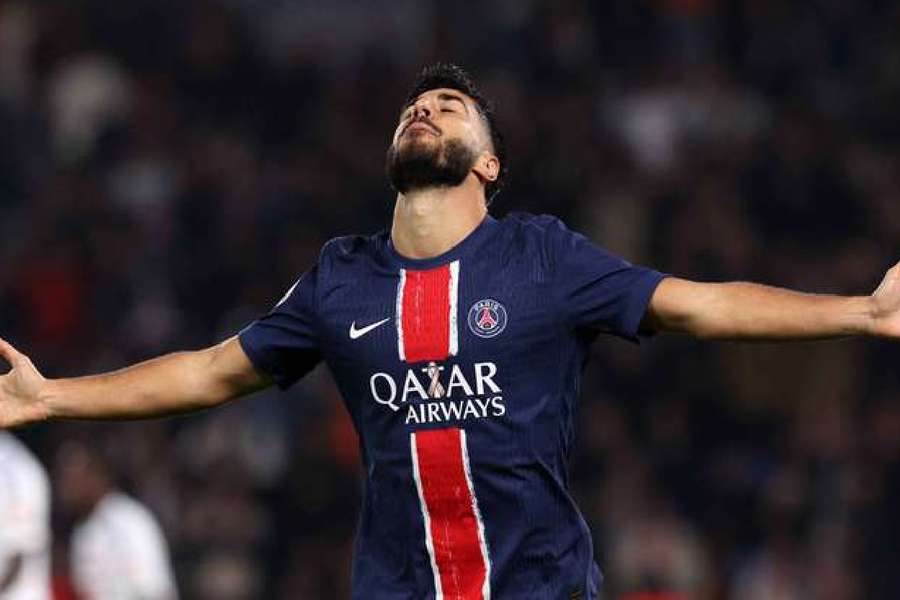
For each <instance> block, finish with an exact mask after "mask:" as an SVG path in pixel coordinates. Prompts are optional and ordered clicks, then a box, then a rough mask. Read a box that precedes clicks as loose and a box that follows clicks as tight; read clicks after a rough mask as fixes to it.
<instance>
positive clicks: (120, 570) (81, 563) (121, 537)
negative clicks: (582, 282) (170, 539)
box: [54, 440, 178, 600]
mask: <svg viewBox="0 0 900 600" xmlns="http://www.w3.org/2000/svg"><path fill="white" fill-rule="evenodd" d="M54 482H55V483H56V486H57V489H58V497H59V499H60V501H61V502H60V504H61V506H62V508H63V509H64V510H66V511H67V512H68V513H69V514H71V515H72V516H73V517H74V518H75V519H76V520H77V525H76V526H75V529H74V530H73V532H72V540H71V548H70V552H69V556H70V565H71V570H72V581H73V583H74V586H75V589H76V590H77V591H78V595H79V597H82V598H89V599H90V600H118V599H119V598H141V599H142V600H175V599H176V598H177V597H178V593H177V591H176V586H175V578H174V576H173V574H172V568H171V563H170V560H169V549H168V546H167V544H166V539H165V536H164V535H163V532H162V529H161V528H160V526H159V524H158V523H157V521H156V518H155V517H154V516H153V514H152V513H151V512H150V511H149V510H147V508H146V507H145V506H144V505H142V504H141V503H139V502H138V501H136V500H134V499H133V498H131V497H130V496H128V495H126V494H124V493H123V492H121V491H120V490H118V489H117V488H116V486H115V484H114V482H113V478H112V473H111V471H110V467H109V465H108V464H107V462H106V460H105V458H104V457H103V455H102V454H101V453H100V451H99V450H98V449H96V448H94V447H92V446H91V445H90V444H86V443H82V442H79V441H74V440H70V441H67V442H66V443H64V444H63V445H62V446H61V447H60V449H59V451H58V452H57V458H56V464H55V468H54Z"/></svg>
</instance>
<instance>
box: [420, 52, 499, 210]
mask: <svg viewBox="0 0 900 600" xmlns="http://www.w3.org/2000/svg"><path fill="white" fill-rule="evenodd" d="M437 88H449V89H452V90H456V91H459V92H462V93H463V94H465V95H466V96H468V97H470V98H471V99H472V100H474V101H475V105H476V106H477V107H478V111H479V112H480V113H481V116H482V117H484V120H485V121H486V122H487V125H488V130H489V132H490V135H491V145H493V147H494V154H496V155H497V159H498V160H499V161H500V172H499V173H498V174H497V179H496V180H494V181H488V182H487V184H486V185H485V187H484V195H485V199H486V200H487V202H488V203H489V204H490V202H491V200H493V199H494V196H496V195H497V193H498V192H499V191H500V189H501V188H502V187H503V183H504V180H505V179H506V174H507V171H508V169H507V166H506V143H505V142H504V141H503V135H502V134H501V133H500V129H499V128H498V127H497V117H496V115H495V114H494V107H493V105H492V104H491V103H490V102H488V100H487V99H486V98H485V97H484V96H482V95H481V92H479V91H478V87H477V86H476V85H475V81H474V80H473V79H472V77H471V76H470V75H469V74H468V73H466V71H465V70H464V69H463V68H462V67H460V66H458V65H454V64H452V63H435V64H433V65H429V66H427V67H425V68H424V69H422V72H421V73H420V74H419V78H418V79H417V80H416V83H415V85H414V86H413V88H412V91H411V92H410V93H409V95H408V96H407V97H406V102H405V103H404V106H405V105H409V104H410V103H411V102H413V101H415V99H416V98H418V97H419V96H420V95H422V94H423V93H425V92H427V91H429V90H434V89H437Z"/></svg>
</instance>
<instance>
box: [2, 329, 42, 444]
mask: <svg viewBox="0 0 900 600" xmlns="http://www.w3.org/2000/svg"><path fill="white" fill-rule="evenodd" d="M0 357H2V358H3V360H5V361H6V362H7V363H9V365H10V367H12V369H11V370H10V371H9V372H8V373H6V374H5V375H2V376H0V429H4V428H7V427H15V426H16V425H21V424H23V423H28V422H31V421H35V420H38V419H40V418H41V416H42V408H41V404H40V400H39V399H40V392H41V389H42V388H43V386H44V383H45V382H46V380H45V379H44V376H43V375H41V374H40V372H39V371H38V370H37V369H36V368H35V366H34V365H33V364H32V362H31V360H30V359H29V358H28V357H27V356H25V355H24V354H22V353H21V352H19V351H17V350H16V349H15V348H13V347H12V346H11V345H10V344H9V343H8V342H6V341H4V340H2V339H0Z"/></svg>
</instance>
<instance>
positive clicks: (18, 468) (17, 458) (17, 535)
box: [0, 431, 50, 600]
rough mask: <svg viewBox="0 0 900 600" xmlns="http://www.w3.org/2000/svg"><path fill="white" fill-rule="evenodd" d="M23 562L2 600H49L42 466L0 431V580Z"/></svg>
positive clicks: (45, 480) (47, 514) (46, 511)
mask: <svg viewBox="0 0 900 600" xmlns="http://www.w3.org/2000/svg"><path fill="white" fill-rule="evenodd" d="M16 556H21V557H22V564H21V567H20V570H19V572H18V575H17V576H16V578H15V579H14V580H13V581H12V582H11V584H10V586H9V587H8V588H7V589H6V590H5V591H3V592H0V599H2V600H46V599H48V598H50V482H49V479H48V478H47V473H46V471H45V470H44V467H43V466H42V465H41V463H40V462H38V460H37V459H36V458H35V457H34V455H33V454H31V452H29V450H28V448H26V447H25V445H24V444H22V443H21V442H20V441H19V440H18V439H16V438H15V437H14V436H13V435H12V434H10V433H6V432H3V431H0V577H2V576H3V574H4V572H5V571H6V569H7V567H8V566H9V564H10V561H11V560H13V559H14V558H15V557H16Z"/></svg>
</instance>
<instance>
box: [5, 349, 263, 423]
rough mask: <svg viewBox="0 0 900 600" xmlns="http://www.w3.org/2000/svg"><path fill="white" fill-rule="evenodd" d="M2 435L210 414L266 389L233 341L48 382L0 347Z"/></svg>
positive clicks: (21, 358)
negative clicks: (69, 422) (49, 424)
mask: <svg viewBox="0 0 900 600" xmlns="http://www.w3.org/2000/svg"><path fill="white" fill-rule="evenodd" d="M0 357H2V358H3V359H4V360H6V362H7V363H9V365H10V366H11V367H12V369H11V370H10V372H9V373H7V374H6V375H3V376H0V428H6V427H14V426H17V425H22V424H26V423H31V422H35V421H42V420H47V419H98V420H112V419H120V420H121V419H142V418H148V417H160V416H168V415H176V414H181V413H186V412H191V411H196V410H202V409H205V408H210V407H213V406H216V405H218V404H221V403H223V402H225V401H226V400H230V399H232V398H235V397H237V396H241V395H243V394H247V393H250V392H253V391H256V390H259V389H262V388H264V387H266V386H268V385H269V384H270V383H271V380H270V379H268V378H267V377H265V376H264V375H262V374H261V373H259V372H258V371H257V370H256V369H255V368H254V366H253V364H252V363H251V362H250V359H249V358H248V357H247V355H246V353H245V352H244V350H243V348H242V347H241V345H240V342H239V341H238V338H237V337H232V338H230V339H228V340H225V341H224V342H222V343H221V344H218V345H216V346H213V347H211V348H206V349H204V350H198V351H194V352H176V353H173V354H167V355H165V356H161V357H159V358H155V359H153V360H148V361H146V362H142V363H139V364H136V365H134V366H131V367H128V368H125V369H121V370H119V371H114V372H111V373H105V374H102V375H92V376H88V377H77V378H72V379H55V380H54V379H46V378H44V377H43V376H42V375H41V374H40V372H39V371H38V370H37V369H36V368H35V367H34V365H33V364H32V363H31V360H29V359H28V357H27V356H25V355H24V354H22V353H20V352H18V351H17V350H16V349H15V348H13V347H12V346H11V345H10V344H9V343H7V342H5V341H3V340H0Z"/></svg>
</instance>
